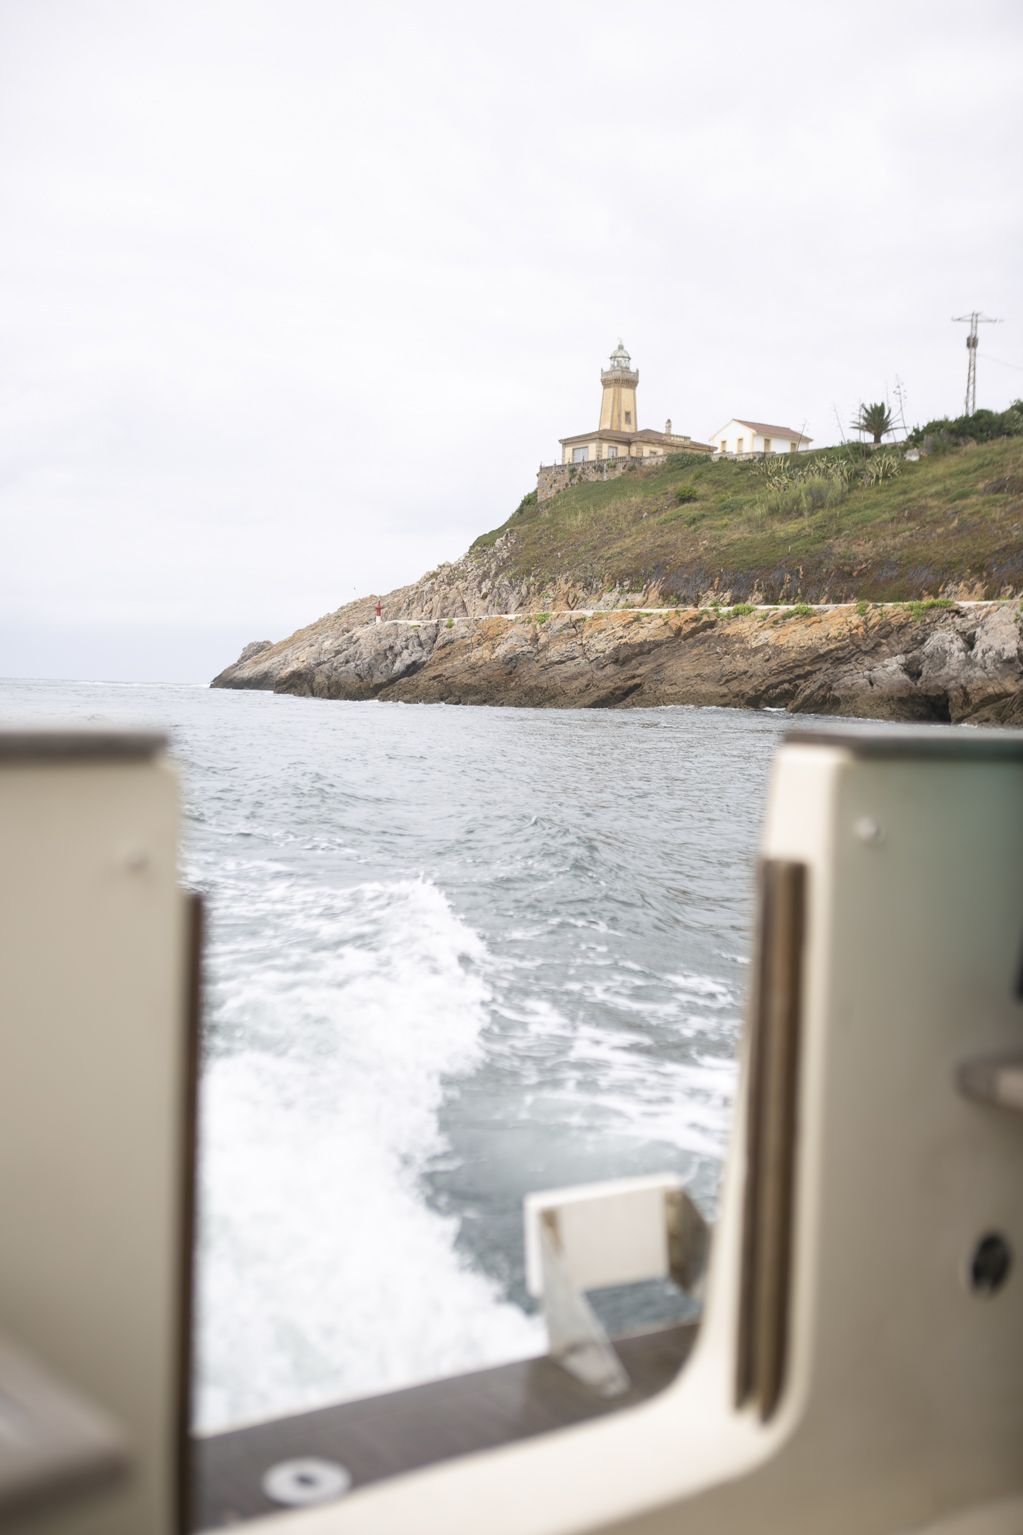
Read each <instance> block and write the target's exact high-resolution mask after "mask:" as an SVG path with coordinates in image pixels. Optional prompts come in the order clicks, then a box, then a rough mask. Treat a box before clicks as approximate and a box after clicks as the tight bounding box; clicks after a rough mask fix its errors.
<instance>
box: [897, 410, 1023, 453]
mask: <svg viewBox="0 0 1023 1535" xmlns="http://www.w3.org/2000/svg"><path fill="white" fill-rule="evenodd" d="M996 437H1023V400H1014V401H1013V403H1012V404H1011V405H1010V406H1009V408H1008V410H976V411H974V413H973V415H972V416H954V417H949V416H941V417H939V418H938V419H937V420H934V421H928V423H927V425H926V426H915V427H914V428H913V430H912V431H911V432H910V433H909V436H908V437H907V438H906V441H907V443H908V444H909V445H910V446H911V447H914V448H925V449H926V450H927V452H929V453H940V452H942V451H943V450H945V449H948V448H959V447H962V446H963V444H964V443H967V442H993V441H994V439H995V438H996Z"/></svg>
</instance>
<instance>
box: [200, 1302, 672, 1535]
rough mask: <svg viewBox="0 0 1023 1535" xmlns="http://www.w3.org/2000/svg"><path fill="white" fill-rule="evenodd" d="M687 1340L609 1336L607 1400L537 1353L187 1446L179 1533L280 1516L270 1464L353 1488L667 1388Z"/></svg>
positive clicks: (663, 1334)
mask: <svg viewBox="0 0 1023 1535" xmlns="http://www.w3.org/2000/svg"><path fill="white" fill-rule="evenodd" d="M695 1337H696V1326H695V1324H690V1325H687V1326H678V1327H671V1328H667V1329H662V1330H659V1331H657V1332H648V1333H640V1334H638V1335H636V1336H634V1337H631V1338H619V1339H617V1340H616V1342H615V1347H616V1349H617V1350H618V1353H619V1355H620V1357H621V1359H622V1362H623V1364H624V1365H625V1368H626V1370H627V1371H628V1374H629V1378H630V1380H631V1382H632V1386H631V1389H630V1390H629V1391H628V1392H627V1393H625V1394H624V1395H622V1396H618V1397H614V1398H612V1399H607V1398H603V1397H599V1396H597V1395H596V1394H595V1393H594V1392H592V1391H591V1390H589V1389H588V1388H587V1387H586V1386H583V1385H581V1384H580V1383H579V1382H578V1381H577V1380H575V1379H574V1378H573V1377H572V1376H571V1375H569V1374H568V1373H567V1372H566V1371H565V1370H563V1369H562V1368H561V1366H560V1365H558V1364H555V1363H554V1361H553V1360H551V1359H549V1358H547V1357H542V1358H539V1359H527V1360H523V1361H521V1362H518V1363H515V1364H506V1365H499V1366H497V1367H496V1368H494V1369H489V1370H477V1371H475V1372H473V1373H472V1374H471V1375H458V1376H454V1377H452V1378H451V1379H449V1380H439V1381H432V1382H430V1383H429V1384H428V1385H424V1386H413V1387H411V1388H409V1389H408V1390H405V1391H395V1392H391V1393H389V1394H387V1395H386V1396H376V1397H369V1398H367V1399H366V1400H363V1401H357V1402H343V1403H342V1404H341V1405H340V1406H336V1407H322V1408H319V1409H317V1410H316V1411H313V1412H303V1413H298V1414H296V1415H295V1416H294V1417H289V1418H279V1419H274V1420H272V1421H270V1422H267V1423H258V1424H254V1425H252V1426H250V1427H247V1428H238V1429H231V1430H228V1431H226V1432H224V1433H219V1434H213V1435H210V1436H208V1437H202V1438H197V1439H196V1440H195V1441H194V1443H193V1509H192V1520H191V1527H192V1529H194V1530H215V1529H223V1528H225V1527H227V1526H229V1525H232V1524H236V1523H237V1522H238V1521H239V1520H242V1519H251V1518H254V1517H256V1516H257V1515H259V1514H268V1513H273V1512H277V1513H280V1512H281V1506H280V1504H278V1503H274V1502H271V1500H270V1499H269V1498H268V1497H267V1496H266V1493H265V1492H264V1491H263V1478H264V1476H265V1475H266V1473H267V1471H268V1470H269V1469H270V1468H271V1467H272V1466H275V1465H277V1464H278V1463H279V1462H281V1461H286V1460H291V1459H305V1458H307V1457H315V1458H317V1459H323V1460H327V1461H334V1462H340V1463H341V1465H343V1466H344V1467H345V1469H346V1470H347V1471H348V1473H349V1474H350V1476H351V1478H352V1487H353V1488H356V1487H363V1486H366V1485H367V1484H368V1483H370V1482H376V1481H380V1480H381V1479H383V1478H384V1477H388V1476H394V1475H396V1474H397V1473H398V1472H400V1471H411V1470H413V1469H415V1468H416V1467H420V1466H427V1465H431V1464H433V1463H434V1462H436V1461H441V1460H449V1459H451V1458H452V1457H454V1456H456V1455H467V1454H470V1453H471V1452H472V1451H475V1450H486V1449H492V1448H494V1447H496V1446H497V1445H501V1444H508V1443H511V1442H512V1441H514V1440H517V1439H529V1438H531V1437H532V1436H534V1435H536V1434H544V1433H547V1432H549V1431H550V1430H551V1429H556V1428H564V1427H567V1426H568V1425H570V1424H573V1423H582V1422H585V1421H586V1419H588V1418H598V1417H603V1416H604V1415H606V1414H607V1413H611V1412H617V1411H618V1410H619V1409H620V1408H622V1407H627V1406H630V1405H632V1404H633V1403H635V1402H641V1401H644V1400H645V1399H646V1398H648V1397H651V1396H654V1395H655V1394H656V1393H657V1392H658V1391H661V1390H663V1388H664V1387H665V1386H667V1385H668V1384H670V1382H671V1381H672V1380H673V1379H674V1378H675V1376H676V1375H677V1374H678V1371H679V1369H680V1368H681V1366H682V1364H683V1362H684V1361H685V1359H686V1356H687V1355H688V1353H689V1351H690V1349H691V1348H692V1345H693V1341H694V1339H695Z"/></svg>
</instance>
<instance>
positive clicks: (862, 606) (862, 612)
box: [856, 597, 870, 618]
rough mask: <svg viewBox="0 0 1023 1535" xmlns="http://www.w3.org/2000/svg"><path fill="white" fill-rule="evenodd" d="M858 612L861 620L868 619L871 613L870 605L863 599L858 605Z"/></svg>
mask: <svg viewBox="0 0 1023 1535" xmlns="http://www.w3.org/2000/svg"><path fill="white" fill-rule="evenodd" d="M856 611H857V613H858V614H859V616H860V617H861V618H866V616H867V614H868V613H869V611H870V603H869V602H867V601H866V600H865V599H864V598H863V597H861V598H860V600H859V602H858V603H857V604H856Z"/></svg>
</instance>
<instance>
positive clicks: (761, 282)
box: [0, 0, 1023, 680]
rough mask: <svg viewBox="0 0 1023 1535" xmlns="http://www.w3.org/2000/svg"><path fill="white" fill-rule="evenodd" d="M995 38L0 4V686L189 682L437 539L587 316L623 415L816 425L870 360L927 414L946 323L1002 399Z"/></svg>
mask: <svg viewBox="0 0 1023 1535" xmlns="http://www.w3.org/2000/svg"><path fill="white" fill-rule="evenodd" d="M1021 41H1023V11H1021V9H1020V7H1019V5H1018V4H1016V3H1015V0H978V3H975V4H974V5H973V6H971V7H969V8H965V7H963V6H962V5H960V4H950V3H946V0H934V3H930V4H917V3H904V4H901V5H898V6H892V5H890V4H878V3H876V0H865V3H861V4H860V5H858V6H856V7H852V8H849V7H844V8H841V9H840V8H838V7H822V6H818V5H811V4H803V3H799V4H795V3H789V0H779V3H776V4H775V5H774V6H772V7H769V8H768V9H767V10H766V11H765V10H764V8H763V7H761V6H756V5H752V4H749V3H746V0H736V3H733V4H732V5H730V6H728V7H718V6H700V7H697V6H694V5H691V4H689V5H682V4H679V3H678V0H635V3H634V4H633V5H631V6H629V7H623V6H621V5H620V4H617V3H614V4H613V3H610V0H550V3H547V4H542V5H541V4H538V3H536V0H525V3H520V4H518V5H516V6H515V7H502V8H497V7H490V6H480V5H478V4H463V3H459V0H435V3H433V4H430V5H423V4H418V3H411V0H409V3H407V0H377V3H375V4H373V5H370V6H365V5H356V4H354V3H351V0H289V3H288V4H284V3H281V0H273V3H271V0H211V3H200V0H179V3H177V4H170V3H166V0H165V3H160V4H156V3H153V4H146V3H142V4H140V3H132V0H123V3H122V0H109V3H106V4H104V3H102V0H32V3H28V0H0V224H2V232H3V238H2V240H0V411H2V422H3V430H2V440H0V674H4V673H6V674H8V675H11V674H20V675H51V676H95V675H106V676H123V677H126V678H136V677H138V678H145V677H150V678H158V679H159V678H166V679H182V680H193V679H199V678H202V677H204V676H206V675H210V674H212V672H214V671H216V670H218V669H219V668H220V666H221V665H223V664H226V662H227V661H229V660H231V659H233V655H234V653H235V652H236V651H237V649H238V648H239V647H240V645H241V643H243V642H244V641H246V640H248V639H255V638H277V637H280V636H281V635H283V634H285V633H288V632H289V631H290V630H291V629H293V628H295V627H296V626H297V625H299V624H301V623H305V622H307V621H308V620H310V619H312V618H314V617H316V616H317V615H319V614H320V613H322V612H324V611H327V610H329V609H330V608H333V607H336V606H338V605H339V604H340V603H341V602H343V601H347V600H348V599H349V598H350V597H352V596H354V595H355V594H356V593H364V592H367V591H376V590H386V589H387V588H389V587H391V586H393V585H395V584H397V583H399V582H403V581H407V580H410V579H412V578H414V577H415V576H417V575H419V574H420V573H421V572H422V571H424V570H425V569H428V568H429V567H431V566H433V565H434V564H436V563H438V562H439V561H440V560H443V559H450V558H454V557H455V556H457V555H458V554H460V553H461V552H462V551H463V550H464V549H465V548H466V547H467V545H468V544H469V543H470V542H471V540H472V538H473V537H475V535H476V534H477V533H479V532H481V531H483V530H485V529H487V528H490V527H493V526H495V525H496V524H498V523H499V522H501V521H503V520H504V518H505V517H506V516H507V514H508V513H509V512H510V511H511V510H512V509H513V508H514V506H515V505H516V504H517V502H518V500H519V498H520V496H521V495H522V493H523V492H524V491H525V490H527V489H529V488H530V486H531V484H532V483H533V477H534V475H535V471H536V467H537V464H538V463H539V462H541V461H544V462H550V461H551V460H552V459H553V458H554V457H555V455H556V452H557V438H558V437H559V436H561V435H564V434H566V433H568V432H574V431H581V430H585V429H586V428H588V427H589V426H591V425H593V424H594V423H595V420H596V414H597V410H598V405H599V379H598V372H599V368H600V366H601V364H602V361H603V359H604V358H605V357H606V354H607V352H608V351H609V350H610V348H611V347H612V346H613V344H614V342H615V340H616V338H617V336H618V335H619V334H620V335H622V336H623V337H624V338H625V341H626V344H627V345H628V347H629V348H630V350H631V351H632V354H633V358H634V361H635V362H636V364H637V365H638V367H639V369H640V373H641V383H640V391H639V404H640V413H641V424H643V425H653V426H658V427H659V426H661V425H663V422H664V419H665V417H667V416H670V417H671V418H672V421H673V423H674V427H675V430H677V431H682V432H688V433H690V434H691V435H692V436H695V437H702V438H705V437H706V436H707V434H708V433H710V432H712V431H713V430H714V428H715V427H717V426H718V425H720V424H721V423H722V422H723V421H724V420H725V419H726V418H728V417H730V416H731V415H733V414H738V415H748V416H752V417H755V418H757V419H763V420H771V421H778V422H781V423H784V424H791V425H793V426H797V427H798V426H801V425H802V424H803V422H804V421H805V422H806V430H807V431H808V432H809V433H810V434H811V435H812V436H813V437H814V439H815V440H816V441H817V442H818V443H824V442H829V441H833V440H835V439H836V437H837V435H838V431H839V428H838V425H837V422H836V410H837V416H838V419H839V420H841V421H842V422H847V421H848V420H849V418H850V416H851V414H852V412H853V411H854V409H855V407H856V405H857V403H858V401H859V400H860V399H862V398H867V399H873V398H878V397H880V396H882V395H884V393H885V391H886V390H888V391H889V392H890V391H891V390H892V388H893V386H894V384H895V381H896V378H897V377H898V378H901V380H902V382H903V384H904V386H905V388H906V391H907V394H908V406H907V415H908V417H909V418H910V421H911V422H912V421H913V420H925V419H927V418H929V417H931V416H934V415H938V414H944V413H946V412H952V413H956V412H957V411H958V410H960V409H961V405H962V394H963V385H964V377H965V349H964V347H963V339H964V329H963V328H962V327H960V328H958V329H957V328H956V327H953V326H952V325H951V324H950V323H949V321H950V317H951V316H952V315H953V314H960V313H962V312H964V311H965V310H969V309H971V308H973V307H981V308H983V309H984V310H985V311H986V312H987V313H989V314H994V315H1001V316H1005V317H1006V320H1007V322H1008V323H1006V324H1005V325H1004V326H1000V327H988V328H987V329H986V330H985V333H984V335H983V337H982V342H981V353H980V370H979V378H980V383H979V388H978V399H979V402H980V403H982V404H985V405H990V406H992V407H998V408H1000V407H1002V406H1004V405H1005V404H1007V403H1008V401H1009V400H1010V399H1011V398H1013V397H1014V396H1016V395H1019V394H1021V393H1023V293H1021V289H1023V263H1021V261H1020V251H1021V243H1023V242H1021V238H1020V236H1021V222H1023V220H1021V209H1020V198H1019V194H1018V187H1017V183H1018V169H1017V165H1018V144H1019V142H1020V129H1021V126H1023V123H1021V116H1023V114H1021V110H1020V105H1019V90H1018V80H1019V71H1020V63H1021V55H1023V48H1021ZM994 358H998V359H999V360H998V361H997V362H995V361H994V360H993V359H994ZM1007 363H1012V364H1016V365H1019V366H1018V367H1015V368H1014V367H1008V366H1006V364H1007Z"/></svg>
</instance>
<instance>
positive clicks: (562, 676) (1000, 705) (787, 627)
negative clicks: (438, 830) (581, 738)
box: [213, 567, 1023, 725]
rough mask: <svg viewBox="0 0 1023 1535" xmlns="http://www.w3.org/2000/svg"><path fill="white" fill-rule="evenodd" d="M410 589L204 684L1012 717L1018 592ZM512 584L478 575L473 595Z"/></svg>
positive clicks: (1019, 702)
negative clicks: (534, 600) (955, 596)
mask: <svg viewBox="0 0 1023 1535" xmlns="http://www.w3.org/2000/svg"><path fill="white" fill-rule="evenodd" d="M452 569H454V567H452ZM438 574H439V573H438ZM428 580H430V581H432V582H433V583H434V590H433V592H432V595H433V597H434V598H435V600H436V603H437V606H438V607H439V608H440V609H441V610H442V611H446V613H448V614H450V613H452V612H454V611H458V610H457V609H455V608H452V607H451V606H450V605H448V606H447V607H446V608H445V607H444V604H445V603H447V604H450V603H451V602H452V592H451V591H449V592H448V593H447V594H446V595H443V594H439V593H438V592H437V591H436V582H437V576H436V575H435V576H433V577H431V578H428ZM484 580H485V577H484ZM406 593H408V594H411V595H409V596H408V597H407V599H406V596H405V594H406ZM415 593H416V588H414V587H411V588H405V591H404V592H403V593H395V594H394V598H395V599H396V601H395V602H394V603H393V605H391V604H390V603H389V608H388V612H389V615H390V614H392V613H393V609H394V607H395V606H399V604H400V606H402V607H405V606H407V610H408V612H409V613H410V615H411V614H413V613H415V614H417V615H420V616H421V621H419V622H404V623H399V622H386V623H383V624H380V625H376V624H373V623H371V622H370V623H366V622H365V621H363V623H362V624H360V625H359V626H358V627H352V626H351V619H352V617H354V616H355V615H354V614H353V613H352V610H351V608H350V609H342V610H341V611H340V612H339V613H338V614H335V615H331V616H330V617H329V618H326V619H321V620H320V621H319V623H317V624H313V625H310V627H309V628H308V629H304V630H300V631H299V633H298V634H295V635H293V636H292V637H291V639H289V640H285V641H283V642H281V643H280V644H277V645H271V646H269V647H267V648H263V647H260V648H259V649H258V650H257V651H256V652H255V653H252V647H247V652H248V654H246V653H243V657H242V658H241V659H240V660H239V661H238V662H237V663H236V664H235V665H234V666H231V667H228V668H227V670H226V671H224V672H222V673H221V674H220V676H219V677H217V678H216V680H215V681H214V683H213V686H214V687H227V688H263V689H272V690H273V691H275V692H278V693H291V694H298V695H301V696H308V697H315V698H341V699H365V698H383V699H391V700H396V701H402V702H408V703H413V702H416V703H420V702H421V703H467V704H517V705H522V706H534V707H563V708H564V707H577V708H595V707H605V708H606V707H616V706H622V705H628V706H633V707H650V706H656V705H661V704H702V705H725V706H748V707H754V708H757V707H768V706H770V707H782V708H787V709H791V710H793V711H795V712H802V713H812V714H836V715H837V714H841V715H858V716H861V717H863V718H868V719H898V720H951V721H971V722H974V723H978V724H980V723H1000V724H1017V725H1023V639H1021V629H1020V608H1019V604H1018V603H1017V602H1015V601H1014V602H1006V603H1001V604H998V605H996V606H992V607H969V608H960V609H932V610H928V611H922V612H921V611H919V610H913V609H911V608H900V607H879V608H871V609H868V610H867V611H866V612H865V613H864V614H862V615H861V614H859V613H857V612H856V610H855V609H852V608H842V609H833V610H830V611H822V612H815V613H812V614H798V613H797V614H790V613H785V612H777V613H767V614H764V613H754V614H749V615H742V616H729V615H727V614H722V615H720V616H719V615H717V614H716V613H715V612H714V611H713V610H711V609H699V610H686V611H679V612H670V613H664V614H644V613H628V612H620V611H618V612H614V611H608V612H595V613H593V614H592V615H590V616H587V615H584V614H582V613H569V614H554V615H553V616H551V617H550V618H548V619H546V621H539V622H538V621H537V620H536V619H532V618H519V619H517V620H509V619H505V618H497V617H490V618H467V619H462V620H461V621H458V622H454V623H449V622H448V620H447V619H446V618H445V619H444V620H443V621H441V620H440V619H437V618H435V619H432V620H431V619H425V621H422V616H423V615H424V609H423V607H422V606H419V605H418V604H419V603H421V602H422V601H423V596H424V595H425V594H420V595H419V596H418V597H417V596H416V595H415ZM514 595H516V594H513V593H510V592H508V591H504V590H498V591H497V592H496V593H495V592H494V591H490V592H486V593H483V592H479V591H477V592H476V593H475V594H474V597H473V605H474V606H475V605H477V604H479V605H482V604H483V603H484V602H485V601H487V600H488V599H494V598H495V597H496V598H498V599H505V600H507V599H509V598H510V597H512V596H514ZM519 595H521V594H519ZM504 605H505V603H504V601H499V602H495V606H499V607H504ZM511 606H512V603H511V602H510V601H509V602H508V607H509V608H511ZM356 607H358V608H360V609H361V608H362V607H368V604H353V605H352V608H356ZM360 616H361V613H360ZM368 616H369V615H368V613H367V617H368Z"/></svg>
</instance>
